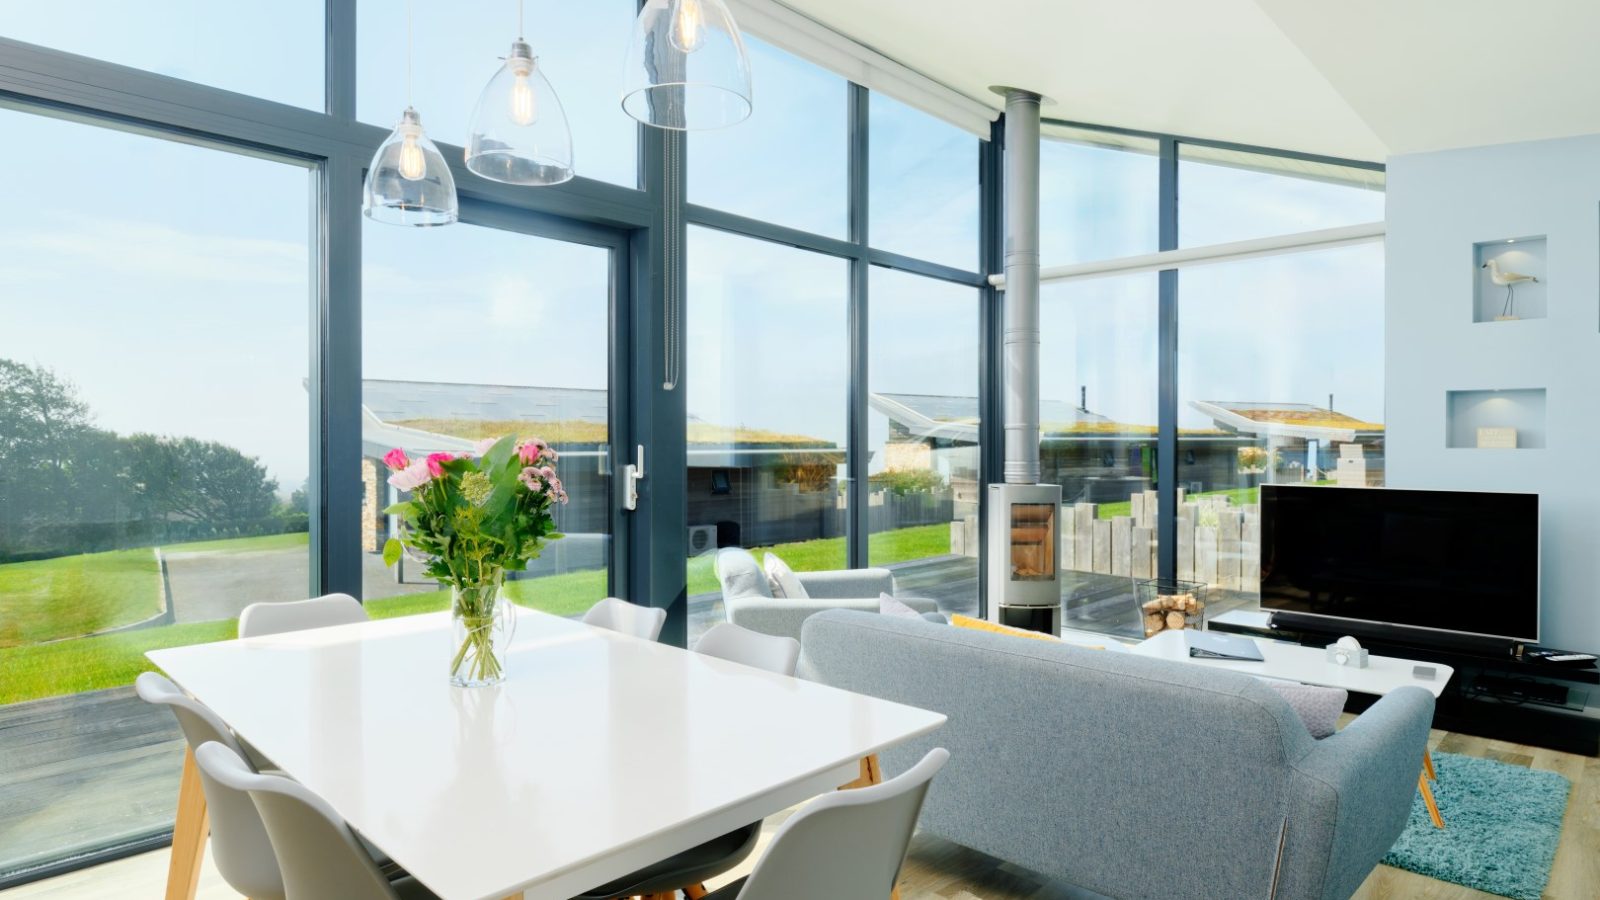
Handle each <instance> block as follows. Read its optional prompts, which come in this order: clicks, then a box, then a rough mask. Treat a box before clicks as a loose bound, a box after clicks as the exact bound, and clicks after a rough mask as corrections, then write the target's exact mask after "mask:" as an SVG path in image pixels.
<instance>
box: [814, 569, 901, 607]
mask: <svg viewBox="0 0 1600 900" xmlns="http://www.w3.org/2000/svg"><path fill="white" fill-rule="evenodd" d="M795 574H796V575H797V576H798V577H799V578H800V583H801V584H802V585H804V586H805V589H806V593H807V594H809V595H811V597H812V598H819V597H820V598H831V599H850V598H856V599H860V598H863V597H871V598H872V608H873V610H876V609H877V608H878V595H879V594H891V595H892V594H893V593H894V573H892V572H890V571H889V570H888V569H839V570H836V571H832V572H796V573H795ZM849 608H851V609H854V608H856V607H849Z"/></svg>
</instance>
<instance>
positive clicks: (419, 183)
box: [361, 106, 459, 227]
mask: <svg viewBox="0 0 1600 900" xmlns="http://www.w3.org/2000/svg"><path fill="white" fill-rule="evenodd" d="M361 211H362V212H364V213H366V214H367V216H369V217H370V218H372V219H373V220H374V221H378V222H384V223H386V224H389V225H414V226H419V227H423V226H428V225H449V224H450V223H451V222H454V221H455V220H456V218H457V217H458V215H459V212H458V207H457V204H456V180H455V178H454V176H452V175H451V174H450V166H449V165H447V164H446V163H445V161H444V155H443V154H441V153H440V152H439V148H438V147H435V146H434V145H433V141H430V140H428V136H427V135H426V134H424V133H423V131H422V117H421V116H418V115H417V111H416V110H414V109H412V108H411V107H409V106H408V107H406V111H405V113H404V114H403V115H402V116H401V117H400V124H399V125H396V126H395V129H394V132H393V133H392V134H390V135H389V137H388V139H387V140H385V141H384V142H383V143H382V144H379V145H378V152H377V153H375V154H373V156H372V164H371V165H369V166H368V167H367V186H366V198H365V200H364V201H363V202H362V204H361Z"/></svg>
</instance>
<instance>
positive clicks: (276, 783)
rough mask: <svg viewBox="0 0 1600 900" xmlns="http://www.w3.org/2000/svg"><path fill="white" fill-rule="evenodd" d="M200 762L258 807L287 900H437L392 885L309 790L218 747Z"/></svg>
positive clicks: (403, 882)
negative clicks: (259, 770) (261, 770)
mask: <svg viewBox="0 0 1600 900" xmlns="http://www.w3.org/2000/svg"><path fill="white" fill-rule="evenodd" d="M195 761H196V762H198V763H199V764H200V773H201V776H202V777H205V778H210V779H212V780H213V781H214V782H215V783H217V784H218V785H220V786H221V787H222V788H223V789H225V790H228V791H232V792H235V793H236V794H237V795H238V796H240V797H248V798H249V799H250V800H251V801H253V803H254V805H255V808H256V810H257V812H258V813H259V814H260V818H261V821H262V823H263V824H264V825H265V826H266V832H267V836H268V837H269V838H270V839H271V841H272V849H273V852H274V853H275V854H276V855H277V859H278V865H279V870H280V872H281V873H282V876H283V885H284V888H285V896H286V897H287V900H397V898H402V900H411V898H415V900H437V898H436V897H435V895H434V894H433V893H432V892H431V891H429V890H428V889H427V888H424V887H423V886H422V885H421V884H418V883H417V881H416V879H414V878H411V877H410V876H401V877H400V878H399V879H397V880H396V881H394V882H392V883H391V882H390V881H389V879H388V878H387V877H386V876H385V875H384V873H383V870H382V869H380V868H379V867H378V863H377V862H376V861H374V860H373V858H372V856H371V855H370V854H369V853H368V852H367V850H366V848H365V847H363V846H362V844H361V841H360V839H359V838H357V837H356V833H355V832H354V831H352V830H351V829H350V826H349V825H348V824H347V823H346V822H345V820H344V817H342V816H340V815H339V814H338V813H337V812H335V811H334V809H333V807H331V806H329V805H328V803H327V801H325V800H323V799H322V798H321V797H319V796H317V795H316V794H314V793H312V792H311V790H310V789H309V788H307V787H306V786H305V785H302V784H300V783H299V782H298V781H293V780H291V779H288V778H285V777H283V776H281V775H267V774H262V773H258V772H255V771H253V770H252V769H251V768H250V765H249V763H246V762H245V761H244V758H243V757H242V756H240V755H239V754H238V753H236V752H234V751H233V750H231V749H229V748H228V747H226V746H224V745H223V744H221V743H218V742H214V741H213V742H210V743H206V744H204V745H202V746H201V747H200V749H199V750H196V751H195ZM251 900H254V897H252V898H251Z"/></svg>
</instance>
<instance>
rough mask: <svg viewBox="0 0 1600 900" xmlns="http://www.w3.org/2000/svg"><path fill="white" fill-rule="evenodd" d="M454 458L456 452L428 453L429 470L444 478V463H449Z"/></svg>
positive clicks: (435, 475) (433, 474)
mask: <svg viewBox="0 0 1600 900" xmlns="http://www.w3.org/2000/svg"><path fill="white" fill-rule="evenodd" d="M452 459H455V455H454V454H450V453H429V454H428V459H427V464H428V472H429V473H430V474H431V475H432V476H433V477H434V478H443V477H444V463H447V462H449V461H450V460H452Z"/></svg>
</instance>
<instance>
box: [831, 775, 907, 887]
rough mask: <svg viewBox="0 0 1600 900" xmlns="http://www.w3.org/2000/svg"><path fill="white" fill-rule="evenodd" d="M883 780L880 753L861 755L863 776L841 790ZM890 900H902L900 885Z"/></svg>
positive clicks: (867, 785)
mask: <svg viewBox="0 0 1600 900" xmlns="http://www.w3.org/2000/svg"><path fill="white" fill-rule="evenodd" d="M882 781H883V769H882V768H881V767H880V766H879V765H878V754H876V753H873V754H871V755H870V756H863V757H861V777H859V778H857V779H856V780H855V781H852V782H850V783H849V784H842V785H840V786H839V790H841V791H848V790H851V789H852V788H864V787H871V786H872V785H874V784H879V783H881V782H882ZM889 900H900V886H899V885H895V886H894V887H893V888H892V889H890V891H889Z"/></svg>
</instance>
